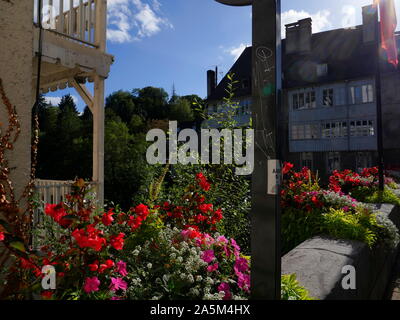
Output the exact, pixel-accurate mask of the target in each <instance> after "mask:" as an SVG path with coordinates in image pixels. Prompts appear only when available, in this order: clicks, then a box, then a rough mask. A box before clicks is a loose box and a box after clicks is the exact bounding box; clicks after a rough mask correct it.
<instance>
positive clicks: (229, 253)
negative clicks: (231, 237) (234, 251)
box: [222, 246, 231, 258]
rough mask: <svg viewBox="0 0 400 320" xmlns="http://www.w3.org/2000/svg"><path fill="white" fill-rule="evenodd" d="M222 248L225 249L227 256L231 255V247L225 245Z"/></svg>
mask: <svg viewBox="0 0 400 320" xmlns="http://www.w3.org/2000/svg"><path fill="white" fill-rule="evenodd" d="M222 249H223V250H224V252H225V255H226V256H227V258H229V257H230V256H231V250H230V249H229V247H228V246H224V247H223V248H222Z"/></svg>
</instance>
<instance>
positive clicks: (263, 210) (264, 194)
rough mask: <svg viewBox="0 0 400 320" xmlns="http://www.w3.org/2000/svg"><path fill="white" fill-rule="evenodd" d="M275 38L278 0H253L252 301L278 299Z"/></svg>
mask: <svg viewBox="0 0 400 320" xmlns="http://www.w3.org/2000/svg"><path fill="white" fill-rule="evenodd" d="M280 42H281V34H280V0H254V1H253V48H252V50H253V67H252V68H253V70H252V79H253V87H252V88H253V101H252V115H253V128H254V130H255V154H254V162H255V164H254V172H253V177H252V213H251V222H252V232H251V252H252V262H251V266H252V277H251V294H252V298H253V299H256V300H274V299H276V300H279V299H280V295H281V249H280V236H281V234H280V210H279V202H280V201H279V187H278V185H279V180H278V179H280V161H279V160H277V159H278V154H279V151H278V150H279V148H278V147H279V140H278V135H277V129H278V122H277V119H278V114H279V112H278V105H279V103H278V102H279V100H278V99H279V96H280V95H279V94H278V93H279V92H280V90H281V52H280V51H281V46H280V45H281V43H280Z"/></svg>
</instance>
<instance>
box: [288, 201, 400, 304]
mask: <svg viewBox="0 0 400 320" xmlns="http://www.w3.org/2000/svg"><path fill="white" fill-rule="evenodd" d="M375 209H376V210H379V212H381V213H382V214H384V215H387V216H388V217H389V218H390V219H391V220H392V221H393V223H394V224H395V225H396V226H397V228H399V226H400V208H399V207H395V206H393V205H388V204H379V205H376V208H375ZM398 250H399V247H397V248H395V249H392V250H391V249H388V248H386V247H383V246H380V247H376V248H374V249H373V250H371V249H369V248H368V247H367V245H366V244H364V243H361V242H358V241H349V240H337V239H332V238H330V237H315V238H312V239H309V240H307V241H305V242H303V243H302V244H300V245H299V246H298V247H296V248H295V249H293V250H292V251H290V252H289V253H287V254H286V255H285V256H284V257H283V258H282V274H296V276H297V279H298V281H299V282H300V284H301V285H302V286H304V287H305V288H306V289H307V290H309V292H310V295H311V296H312V297H314V298H317V299H320V300H367V299H369V300H381V299H383V298H384V297H385V292H386V290H387V287H388V284H389V281H390V277H391V273H392V270H393V267H394V263H395V259H396V257H397V254H398ZM349 265H350V266H353V267H354V268H355V271H356V289H355V290H351V289H350V290H345V289H344V288H343V286H342V280H343V278H344V277H345V276H346V274H347V273H343V267H345V266H349Z"/></svg>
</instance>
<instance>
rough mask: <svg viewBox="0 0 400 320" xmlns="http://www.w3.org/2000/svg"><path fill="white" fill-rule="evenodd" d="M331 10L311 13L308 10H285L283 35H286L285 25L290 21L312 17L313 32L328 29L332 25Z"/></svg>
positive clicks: (283, 14)
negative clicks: (330, 19)
mask: <svg viewBox="0 0 400 320" xmlns="http://www.w3.org/2000/svg"><path fill="white" fill-rule="evenodd" d="M330 14H331V13H330V11H328V10H321V11H318V12H316V13H314V14H311V13H309V12H307V11H304V10H301V11H296V10H293V9H292V10H289V11H285V12H283V13H282V15H281V19H282V23H281V24H282V37H285V25H286V24H289V23H293V22H296V21H298V20H301V19H305V18H310V17H311V19H312V28H313V33H316V32H321V31H324V30H327V29H328V28H329V27H331V26H332V24H331V22H330V21H329V16H330Z"/></svg>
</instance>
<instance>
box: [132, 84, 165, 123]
mask: <svg viewBox="0 0 400 320" xmlns="http://www.w3.org/2000/svg"><path fill="white" fill-rule="evenodd" d="M132 94H133V96H134V97H135V101H136V103H137V104H138V112H139V114H142V115H144V117H145V118H146V119H165V118H166V116H167V114H168V93H167V92H166V91H165V90H164V89H162V88H155V87H145V88H143V89H134V90H132Z"/></svg>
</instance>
